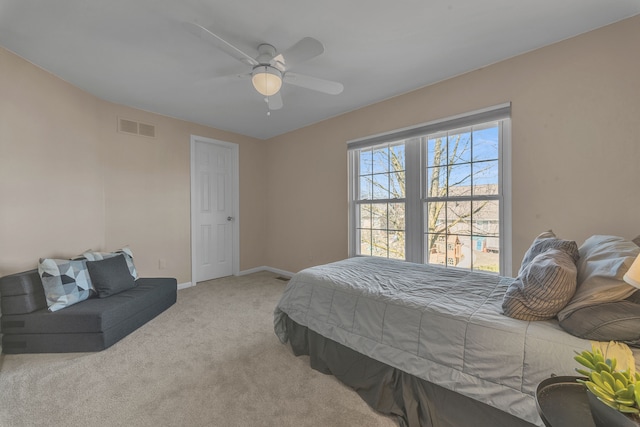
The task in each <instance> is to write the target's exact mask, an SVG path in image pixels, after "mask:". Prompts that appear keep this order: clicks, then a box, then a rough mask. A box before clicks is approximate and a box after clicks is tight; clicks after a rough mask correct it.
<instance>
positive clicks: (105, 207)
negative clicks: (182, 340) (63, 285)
mask: <svg viewBox="0 0 640 427" xmlns="http://www.w3.org/2000/svg"><path fill="white" fill-rule="evenodd" d="M0 93H1V94H2V98H1V99H0V203H1V206H0V275H5V274H10V273H13V272H18V271H22V270H25V269H30V268H35V267H36V265H37V261H38V258H40V257H71V256H75V255H78V254H80V253H82V252H83V251H84V250H86V249H90V248H91V249H94V250H108V251H111V250H115V249H119V248H120V247H122V246H124V245H129V246H130V247H131V248H132V250H133V253H134V256H135V261H136V267H137V268H138V269H139V270H140V273H141V275H144V276H147V277H148V276H171V277H176V278H177V279H178V282H179V283H185V282H189V281H191V265H190V251H191V245H190V213H189V212H190V209H189V201H190V175H189V174H190V172H189V170H190V154H189V150H190V136H191V135H192V134H194V135H199V136H205V137H209V138H214V139H218V140H222V141H227V142H233V143H237V144H239V153H240V211H241V213H240V223H241V232H240V247H241V254H240V258H241V259H240V269H249V268H254V267H258V266H261V265H263V264H264V249H265V247H264V242H265V241H266V238H265V237H266V232H265V229H266V217H265V215H264V206H265V204H266V199H265V197H266V191H265V185H266V184H265V181H264V179H263V177H264V175H265V174H266V170H265V163H264V161H263V160H264V157H265V155H266V143H265V141H260V140H256V139H253V138H249V137H244V136H241V135H236V134H231V133H227V132H222V131H219V130H216V129H212V128H208V127H205V126H199V125H195V124H193V123H188V122H184V121H180V120H176V119H171V118H167V117H164V116H160V115H157V114H151V113H147V112H144V111H140V110H136V109H133V108H128V107H124V106H120V105H115V104H112V103H109V102H106V101H102V100H100V99H97V98H96V97H94V96H91V95H89V94H87V93H86V92H83V91H82V90H80V89H78V88H75V87H73V86H71V85H69V84H67V83H65V82H63V81H61V80H60V79H58V78H56V77H54V76H52V75H51V74H49V73H47V72H45V71H43V70H41V69H39V68H37V67H35V66H33V65H32V64H30V63H28V62H26V61H24V60H23V59H21V58H19V57H17V56H16V55H14V54H12V53H10V52H8V51H6V50H2V49H0ZM118 117H123V118H127V119H130V120H134V121H140V122H144V123H149V124H153V125H155V126H156V138H144V137H140V136H132V135H127V134H123V133H119V132H117V131H116V124H117V118H118ZM160 259H164V260H166V261H167V267H166V269H162V270H160V269H159V260H160Z"/></svg>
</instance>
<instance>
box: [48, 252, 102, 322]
mask: <svg viewBox="0 0 640 427" xmlns="http://www.w3.org/2000/svg"><path fill="white" fill-rule="evenodd" d="M38 273H39V274H40V279H41V280H42V287H43V288H44V295H45V297H46V299H47V306H48V307H49V311H58V310H60V309H63V308H65V307H69V306H70V305H73V304H76V303H79V302H80V301H84V300H86V299H87V298H89V296H91V294H92V293H94V292H95V289H94V287H93V284H92V283H91V277H90V276H89V272H88V271H87V262H86V260H76V261H70V260H66V259H52V258H41V259H40V262H39V263H38Z"/></svg>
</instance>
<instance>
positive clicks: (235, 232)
mask: <svg viewBox="0 0 640 427" xmlns="http://www.w3.org/2000/svg"><path fill="white" fill-rule="evenodd" d="M197 142H204V143H207V144H214V145H218V146H220V147H224V148H230V149H231V167H232V169H233V170H232V171H231V190H232V193H233V194H232V201H231V204H232V207H233V211H234V213H233V217H234V221H233V223H232V224H231V234H232V236H231V241H232V245H233V251H232V254H231V256H232V260H231V263H232V266H233V267H232V274H233V275H234V276H237V275H238V274H239V272H240V193H239V192H240V161H239V155H238V154H239V153H238V152H239V149H238V144H235V143H232V142H225V141H220V140H217V139H212V138H207V137H204V136H198V135H191V145H190V150H191V153H190V159H191V161H190V168H191V171H190V175H191V202H190V210H191V285H192V286H195V285H196V284H197V280H196V277H197V275H196V269H197V256H196V255H197V253H196V251H197V245H196V231H197V230H196V226H195V225H196V215H195V212H196V210H197V209H196V206H195V203H196V194H195V192H196V176H195V172H196V167H195V160H196V156H195V152H196V150H195V147H196V143H197Z"/></svg>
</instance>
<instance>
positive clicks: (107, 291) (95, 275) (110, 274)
mask: <svg viewBox="0 0 640 427" xmlns="http://www.w3.org/2000/svg"><path fill="white" fill-rule="evenodd" d="M87 269H88V270H89V275H90V276H91V280H92V282H93V285H94V286H95V288H96V290H97V291H98V298H106V297H109V296H111V295H115V294H117V293H120V292H122V291H126V290H127V289H131V288H133V287H135V286H136V283H135V281H134V280H133V277H132V276H131V274H130V272H129V268H128V266H127V262H126V260H125V255H124V254H120V255H116V256H113V257H108V258H106V259H103V260H100V261H87Z"/></svg>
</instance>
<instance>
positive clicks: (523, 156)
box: [266, 16, 640, 272]
mask: <svg viewBox="0 0 640 427" xmlns="http://www.w3.org/2000/svg"><path fill="white" fill-rule="evenodd" d="M638 28H640V16H636V17H634V18H631V19H628V20H625V21H622V22H620V23H617V24H614V25H611V26H608V27H605V28H601V29H599V30H596V31H593V32H590V33H586V34H583V35H581V36H579V37H576V38H573V39H569V40H566V41H563V42H561V43H557V44H555V45H552V46H548V47H545V48H542V49H539V50H536V51H533V52H530V53H527V54H524V55H521V56H518V57H515V58H512V59H510V60H507V61H503V62H500V63H497V64H494V65H492V66H489V67H485V68H483V69H480V70H477V71H474V72H471V73H468V74H465V75H462V76H458V77H456V78H452V79H450V80H447V81H444V82H441V83H438V84H435V85H432V86H428V87H425V88H423V89H420V90H417V91H414V92H411V93H408V94H406V95H402V96H399V97H396V98H393V99H390V100H387V101H385V102H381V103H378V104H375V105H372V106H369V107H366V108H362V109H359V110H357V111H354V112H351V113H348V114H345V115H342V116H339V117H337V118H334V119H330V120H327V121H324V122H322V123H319V124H316V125H314V126H310V127H307V128H304V129H301V130H298V131H295V132H290V133H288V134H286V135H283V136H280V137H276V138H273V139H271V140H269V151H268V159H269V168H268V173H269V187H268V191H269V197H268V200H269V205H268V213H267V216H268V225H267V231H268V243H267V262H266V263H267V265H269V266H272V267H276V268H281V269H284V270H288V271H292V272H295V271H298V270H300V269H302V268H305V267H307V266H310V265H314V264H319V263H324V262H328V261H333V260H338V259H342V258H345V257H346V256H347V190H346V189H347V163H346V144H345V142H346V141H348V140H350V139H355V138H360V137H364V136H367V135H372V134H376V133H381V132H387V131H391V130H393V129H398V128H402V127H405V126H410V125H416V124H419V123H425V122H429V121H432V120H435V119H439V118H443V117H447V116H450V115H455V114H460V113H464V112H468V111H473V110H476V109H479V108H483V107H487V106H491V105H496V104H500V103H503V102H509V101H510V102H511V103H512V131H513V132H512V133H513V136H512V175H513V181H512V182H513V197H512V209H513V268H514V271H517V268H518V266H519V264H520V261H521V260H522V256H523V254H524V252H525V251H526V249H527V247H528V245H529V244H530V242H531V240H532V239H533V238H534V237H535V236H536V235H537V234H538V233H540V232H541V231H543V230H546V229H549V228H551V229H553V230H554V231H555V232H556V233H557V234H558V235H559V236H561V237H564V238H568V239H573V240H576V241H577V242H578V244H580V243H582V241H584V239H586V238H587V237H588V236H590V235H592V234H615V235H621V236H625V237H629V238H632V237H635V236H636V235H638V234H640V223H639V222H638V215H639V214H640V190H639V188H640V82H639V81H638V70H640V55H638V46H640V31H638Z"/></svg>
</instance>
